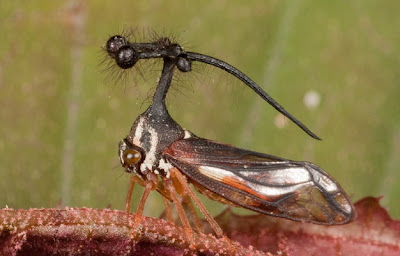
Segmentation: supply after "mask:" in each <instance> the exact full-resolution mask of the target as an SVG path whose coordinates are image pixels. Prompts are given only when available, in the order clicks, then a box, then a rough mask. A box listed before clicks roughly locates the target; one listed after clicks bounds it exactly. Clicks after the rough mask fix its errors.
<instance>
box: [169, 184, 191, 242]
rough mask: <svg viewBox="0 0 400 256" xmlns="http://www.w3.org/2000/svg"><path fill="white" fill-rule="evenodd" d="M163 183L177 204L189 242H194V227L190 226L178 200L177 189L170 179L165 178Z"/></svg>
mask: <svg viewBox="0 0 400 256" xmlns="http://www.w3.org/2000/svg"><path fill="white" fill-rule="evenodd" d="M163 181H164V186H165V188H166V189H167V190H168V191H169V193H170V196H171V198H172V201H173V202H174V204H175V207H176V210H177V211H178V214H179V218H180V219H181V222H182V225H183V229H184V230H185V232H186V235H187V236H188V238H189V240H192V238H193V230H192V227H191V226H190V223H189V220H188V218H187V216H186V213H185V211H184V210H183V207H182V204H181V202H180V200H179V198H178V194H177V192H176V190H175V187H174V185H173V184H172V182H171V180H170V179H167V178H164V179H163Z"/></svg>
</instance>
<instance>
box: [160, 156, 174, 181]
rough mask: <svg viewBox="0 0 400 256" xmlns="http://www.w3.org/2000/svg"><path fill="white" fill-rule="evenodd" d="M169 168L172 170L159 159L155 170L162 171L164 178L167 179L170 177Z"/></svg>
mask: <svg viewBox="0 0 400 256" xmlns="http://www.w3.org/2000/svg"><path fill="white" fill-rule="evenodd" d="M171 168H174V167H173V166H172V165H171V164H170V163H168V162H167V161H165V160H164V159H163V158H161V160H160V162H159V163H158V168H157V169H161V170H164V172H165V173H166V175H165V176H166V177H167V178H169V177H170V173H169V170H170V169H171Z"/></svg>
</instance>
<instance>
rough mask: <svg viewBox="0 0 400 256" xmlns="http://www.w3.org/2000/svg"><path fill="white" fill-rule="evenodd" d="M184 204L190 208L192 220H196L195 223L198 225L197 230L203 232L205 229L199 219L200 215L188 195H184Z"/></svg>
mask: <svg viewBox="0 0 400 256" xmlns="http://www.w3.org/2000/svg"><path fill="white" fill-rule="evenodd" d="M182 198H183V205H184V206H186V207H185V208H186V209H188V210H189V212H190V215H191V217H192V219H191V220H192V221H193V222H194V225H195V227H196V230H197V232H203V229H202V228H201V226H202V225H201V221H200V219H199V216H198V215H197V212H196V210H195V209H194V206H193V203H192V200H191V199H190V197H189V196H188V195H186V194H185V195H183V197H182Z"/></svg>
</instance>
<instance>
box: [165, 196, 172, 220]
mask: <svg viewBox="0 0 400 256" xmlns="http://www.w3.org/2000/svg"><path fill="white" fill-rule="evenodd" d="M162 199H163V203H164V208H165V215H167V220H168V221H170V222H174V218H173V217H172V211H171V205H170V202H169V200H168V199H167V198H165V197H164V196H162Z"/></svg>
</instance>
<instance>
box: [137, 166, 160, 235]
mask: <svg viewBox="0 0 400 256" xmlns="http://www.w3.org/2000/svg"><path fill="white" fill-rule="evenodd" d="M146 178H147V180H146V181H145V184H146V185H145V188H144V192H143V195H142V198H141V199H140V202H139V206H138V208H137V211H136V215H135V220H134V224H133V227H134V229H136V227H137V226H138V225H139V223H140V221H141V219H142V216H143V210H144V205H145V203H146V201H147V198H148V197H149V194H150V192H151V191H152V190H154V189H155V188H156V187H157V175H155V174H154V173H152V172H149V173H148V174H147V175H146Z"/></svg>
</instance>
